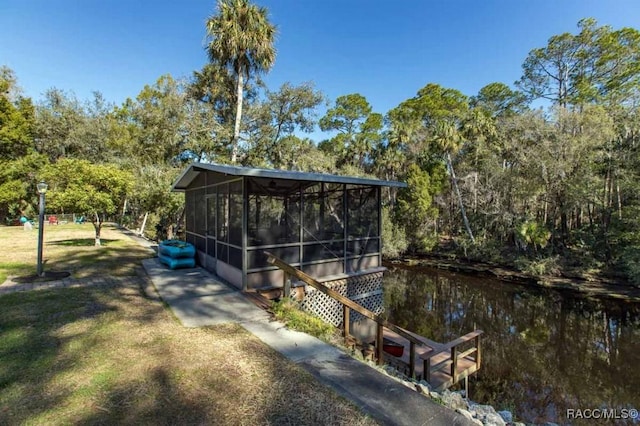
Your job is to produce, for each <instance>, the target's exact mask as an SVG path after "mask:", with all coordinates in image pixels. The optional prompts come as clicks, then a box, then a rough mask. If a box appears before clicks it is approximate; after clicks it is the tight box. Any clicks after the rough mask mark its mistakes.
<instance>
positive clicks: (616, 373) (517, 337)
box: [384, 268, 640, 423]
mask: <svg viewBox="0 0 640 426" xmlns="http://www.w3.org/2000/svg"><path fill="white" fill-rule="evenodd" d="M384 298H385V315H386V316H387V318H388V319H389V320H390V321H391V322H393V323H395V324H397V325H399V326H401V327H404V328H406V329H408V330H410V331H414V332H416V333H418V334H420V335H423V336H425V337H428V338H430V339H433V340H436V341H440V342H446V341H449V340H452V339H454V338H456V337H458V336H460V335H463V334H465V333H467V332H470V331H473V330H474V329H476V328H479V329H481V330H484V332H485V334H484V335H483V340H482V343H483V365H482V369H481V370H480V372H479V374H478V376H477V377H476V378H474V379H473V380H471V381H470V386H469V387H470V397H471V399H473V400H474V401H476V402H480V403H485V404H491V405H493V406H494V407H495V408H496V409H498V410H502V409H507V410H511V411H512V412H513V413H514V415H515V416H516V418H517V419H518V420H519V421H523V422H527V423H545V422H557V423H565V422H567V418H566V412H567V411H566V410H567V409H582V410H584V409H602V408H611V409H618V410H622V409H623V408H625V409H638V408H640V305H639V304H628V303H621V302H611V301H606V300H590V299H586V298H580V297H577V296H576V295H574V294H569V293H563V292H559V291H554V290H547V289H542V288H536V287H531V286H524V285H520V284H512V283H504V282H501V281H498V280H495V279H489V278H477V277H473V276H469V275H463V274H453V273H449V272H443V271H438V270H434V269H429V268H409V269H405V268H390V270H389V272H388V273H387V274H386V275H385V280H384Z"/></svg>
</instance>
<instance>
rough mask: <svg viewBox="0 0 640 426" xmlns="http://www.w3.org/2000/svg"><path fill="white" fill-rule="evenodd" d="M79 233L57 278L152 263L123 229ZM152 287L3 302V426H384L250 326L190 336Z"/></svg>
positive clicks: (58, 237) (56, 254)
mask: <svg viewBox="0 0 640 426" xmlns="http://www.w3.org/2000/svg"><path fill="white" fill-rule="evenodd" d="M68 226H70V225H68ZM75 226H76V228H81V229H83V228H84V231H85V232H88V235H87V234H76V233H75V232H76V230H75V229H74V228H73V226H70V229H67V230H65V229H64V227H62V226H61V227H60V230H59V231H58V232H60V233H59V234H57V232H56V230H55V229H54V230H53V231H52V232H49V233H48V234H49V237H48V238H47V241H48V244H47V246H46V247H47V248H46V249H47V251H46V253H47V254H46V258H48V259H50V263H56V265H57V264H58V262H61V263H63V264H64V265H66V266H62V267H60V268H58V267H57V268H56V269H65V268H68V269H71V270H73V271H74V274H76V276H84V275H91V274H92V273H96V272H98V273H99V272H106V271H109V273H110V272H111V271H113V273H114V274H119V275H126V274H127V273H128V272H130V271H131V270H133V268H135V267H136V266H137V264H138V262H139V259H140V258H143V257H146V256H148V255H147V254H146V253H147V252H146V251H144V250H143V251H138V250H137V247H135V246H134V243H133V242H132V241H130V240H129V239H128V238H127V237H125V236H123V235H122V234H120V233H119V232H117V231H116V230H109V231H107V230H105V234H104V237H105V238H106V239H107V240H110V241H109V242H108V243H107V244H106V247H102V248H94V247H91V246H89V245H87V246H85V245H82V244H77V241H83V240H85V239H86V240H87V241H88V240H90V239H91V237H92V235H91V233H90V228H89V227H88V226H82V225H75ZM51 228H54V227H47V229H46V231H49V229H51ZM5 229H7V228H3V229H0V234H2V236H1V237H0V253H6V252H7V251H8V250H10V247H8V243H9V242H12V238H7V237H6V234H5V233H4V232H3V231H4V230H5ZM19 231H20V232H23V231H22V229H20V230H19ZM11 232H15V231H13V230H11ZM13 235H14V239H16V238H18V236H22V234H21V233H17V232H15V233H14V234H13ZM65 241H71V242H70V243H65V244H60V242H65ZM18 245H19V244H18ZM20 250H22V253H24V255H25V256H28V253H27V249H26V248H21V249H20ZM65 252H66V253H65ZM3 256H5V257H3V258H2V259H3V260H2V262H5V264H6V263H11V262H16V259H11V258H7V257H11V256H9V255H6V254H3ZM18 258H19V256H18ZM65 262H66V263H65ZM26 263H28V262H26ZM11 268H14V269H11ZM9 270H11V271H15V270H16V269H15V267H14V266H11V267H9ZM141 280H142V279H141V278H139V277H135V276H132V277H131V285H128V286H122V287H118V288H99V287H87V288H70V289H57V290H46V291H31V292H22V293H11V294H7V295H4V296H0V424H46V425H51V424H54V425H56V424H60V425H62V424H136V425H137V424H149V425H162V424H216V425H218V424H220V425H256V424H274V425H275V424H277V425H281V424H290V425H300V424H309V425H316V424H326V425H329V424H331V425H333V424H345V425H347V424H348V425H369V424H374V422H373V420H371V419H370V418H367V417H365V416H364V415H363V414H362V413H361V412H360V411H358V410H357V409H356V408H354V407H353V406H352V405H351V404H350V403H349V402H347V401H346V400H344V399H342V398H340V397H338V396H337V395H336V394H334V393H333V392H332V391H330V390H329V389H327V388H325V387H324V386H323V385H321V384H319V383H318V382H317V381H316V380H315V379H314V378H313V377H312V376H311V375H310V374H308V373H307V372H305V371H304V370H302V369H301V368H299V367H298V366H296V365H295V364H293V363H291V362H290V361H288V360H287V359H285V358H284V357H282V356H281V355H279V354H278V353H276V352H275V351H273V350H272V349H271V348H269V347H268V346H266V345H264V344H263V343H262V342H261V341H259V340H258V339H257V338H256V337H254V336H253V335H251V334H250V333H248V332H247V331H245V330H244V329H243V328H241V327H240V326H237V325H231V324H230V325H224V326H217V327H208V328H184V327H182V326H181V325H180V324H179V323H178V322H177V321H176V319H175V318H174V317H173V316H172V315H171V313H170V311H168V310H167V309H166V307H165V306H164V305H163V304H162V303H161V302H159V301H156V300H154V299H150V298H147V297H145V296H144V295H143V292H142V291H141V290H140V282H141Z"/></svg>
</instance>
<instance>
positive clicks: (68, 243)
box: [47, 238, 120, 247]
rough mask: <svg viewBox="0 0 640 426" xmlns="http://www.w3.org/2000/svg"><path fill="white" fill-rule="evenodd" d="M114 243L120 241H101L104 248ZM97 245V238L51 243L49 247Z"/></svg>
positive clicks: (102, 239) (104, 239) (103, 239)
mask: <svg viewBox="0 0 640 426" xmlns="http://www.w3.org/2000/svg"><path fill="white" fill-rule="evenodd" d="M114 241H120V240H109V239H107V238H101V239H100V243H101V244H102V245H103V246H108V245H109V244H110V243H113V242H114ZM95 244H96V239H95V238H72V239H70V240H60V241H51V242H48V243H47V245H48V246H49V245H50V246H65V247H93V246H95Z"/></svg>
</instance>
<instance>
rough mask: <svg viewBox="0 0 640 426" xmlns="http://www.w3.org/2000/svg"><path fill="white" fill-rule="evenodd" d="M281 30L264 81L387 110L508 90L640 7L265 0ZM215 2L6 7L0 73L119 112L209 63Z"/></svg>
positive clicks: (588, 0)
mask: <svg viewBox="0 0 640 426" xmlns="http://www.w3.org/2000/svg"><path fill="white" fill-rule="evenodd" d="M258 3H259V4H260V5H262V6H265V7H267V9H268V10H269V14H270V19H271V21H272V22H273V23H274V24H276V26H277V27H278V36H277V41H276V48H277V51H278V55H277V58H276V63H275V65H274V67H273V69H272V71H271V72H270V73H269V74H268V75H267V77H266V79H265V80H266V82H267V84H268V86H269V87H270V88H271V89H272V90H275V89H277V88H278V87H279V86H280V85H281V84H282V83H284V82H287V81H289V82H291V83H293V84H300V83H303V82H306V81H312V82H314V83H315V85H316V88H317V89H319V90H321V91H322V92H323V93H324V94H325V95H326V96H327V97H328V98H329V99H330V101H331V102H333V101H334V100H335V98H336V97H337V96H340V95H344V94H348V93H355V92H358V93H361V94H362V95H364V96H365V97H366V98H367V99H368V100H369V102H370V103H371V104H372V106H373V108H374V110H375V111H377V112H380V113H386V112H387V111H388V110H389V109H391V108H393V107H394V106H396V105H398V104H399V103H400V102H402V101H403V100H405V99H407V98H410V97H412V96H413V95H415V93H416V92H417V91H418V90H419V89H420V88H422V87H423V86H425V85H426V84H427V83H431V82H433V83H438V84H441V85H443V86H445V87H451V88H455V89H458V90H460V91H462V92H463V93H465V94H467V95H474V94H476V93H477V92H478V90H479V89H480V88H482V87H483V86H484V85H486V84H488V83H491V82H494V81H500V82H504V83H507V84H510V85H511V84H513V82H514V81H515V80H517V79H518V78H519V77H520V74H521V65H522V62H523V61H524V59H525V57H526V55H527V53H528V52H529V51H530V50H531V49H533V48H535V47H542V46H544V45H545V44H546V42H547V40H548V38H549V37H551V36H552V35H555V34H559V33H562V32H575V31H576V29H577V27H576V24H577V22H578V20H580V19H581V18H584V17H594V18H596V19H597V20H598V23H599V24H602V25H604V24H607V25H611V26H613V27H614V28H621V27H623V26H635V27H638V24H640V1H638V0H535V1H534V0H482V1H479V0H473V1H445V0H440V1H426V0H423V1H417V0H415V1H412V0H399V1H381V0H262V1H259V2H258ZM214 12H215V1H214V0H185V1H166V0H155V1H149V0H138V1H135V0H129V1H125V0H55V1H54V0H0V64H3V65H7V66H9V67H10V68H12V69H13V70H14V71H15V72H16V74H17V77H18V80H19V85H20V86H21V87H22V89H23V90H24V93H25V94H26V95H28V96H31V97H32V98H33V99H34V100H36V101H37V100H39V99H41V95H42V93H43V92H45V91H46V90H47V89H49V88H51V87H57V88H59V89H63V90H65V91H72V92H74V93H75V94H76V96H77V97H78V98H80V99H88V98H89V97H90V96H91V92H92V91H95V90H97V91H100V92H102V93H103V95H104V96H105V98H106V99H107V100H108V101H110V102H114V103H121V102H122V101H124V100H125V99H126V98H127V97H132V98H133V97H135V96H136V95H137V94H138V93H139V92H140V90H141V89H142V88H143V86H144V85H145V84H153V83H154V82H155V81H156V80H157V78H158V77H159V76H160V75H162V74H166V73H170V74H171V75H173V76H174V77H186V76H189V75H191V73H192V72H193V71H194V70H198V69H200V68H201V67H202V66H203V65H204V64H205V63H206V54H205V51H204V47H203V46H204V41H205V29H204V23H205V20H206V18H207V17H208V16H209V15H211V14H213V13H214Z"/></svg>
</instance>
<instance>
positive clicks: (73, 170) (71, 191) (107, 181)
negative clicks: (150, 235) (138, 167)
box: [41, 159, 133, 245]
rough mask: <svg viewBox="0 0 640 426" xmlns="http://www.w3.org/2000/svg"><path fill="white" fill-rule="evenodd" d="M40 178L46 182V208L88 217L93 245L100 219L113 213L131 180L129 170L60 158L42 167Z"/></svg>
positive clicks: (127, 190) (119, 204)
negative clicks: (93, 237) (91, 224)
mask: <svg viewBox="0 0 640 426" xmlns="http://www.w3.org/2000/svg"><path fill="white" fill-rule="evenodd" d="M41 178H42V179H44V180H45V181H46V182H47V183H48V184H49V190H48V192H47V202H48V205H49V209H51V210H53V211H58V212H62V211H67V212H74V213H77V214H82V215H84V216H85V217H86V218H87V219H88V220H91V221H92V223H93V225H94V227H95V231H96V245H100V229H101V227H102V223H103V222H104V221H105V220H106V218H107V217H108V216H109V215H113V214H114V213H116V210H117V209H118V207H119V206H121V205H122V203H123V202H124V199H125V197H126V195H127V194H128V192H129V191H130V190H131V185H132V182H133V176H132V175H131V174H130V173H129V172H126V171H123V170H120V169H118V168H117V167H115V166H108V165H101V164H92V163H90V162H88V161H86V160H74V159H62V160H60V161H58V162H57V163H55V164H51V165H49V166H47V167H45V169H44V171H43V172H42V174H41Z"/></svg>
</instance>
